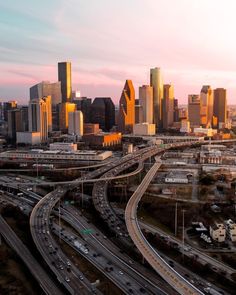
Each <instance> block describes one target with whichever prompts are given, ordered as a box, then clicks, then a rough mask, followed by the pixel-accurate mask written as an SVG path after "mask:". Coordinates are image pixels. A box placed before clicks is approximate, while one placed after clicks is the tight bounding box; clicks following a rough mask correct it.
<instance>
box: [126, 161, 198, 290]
mask: <svg viewBox="0 0 236 295" xmlns="http://www.w3.org/2000/svg"><path fill="white" fill-rule="evenodd" d="M156 161H157V162H156V163H155V164H154V165H153V166H152V168H151V169H150V170H149V171H148V173H147V174H146V176H145V177H144V179H143V181H142V182H141V184H140V185H139V186H138V188H137V190H136V191H135V192H134V193H133V195H132V196H131V198H130V200H129V202H128V204H127V206H126V209H125V222H126V226H127V229H128V232H129V235H130V237H131V239H132V240H133V242H134V244H135V245H136V247H137V248H138V250H139V251H140V252H141V254H142V255H143V257H144V258H145V259H146V260H147V262H148V263H149V264H150V265H151V266H152V267H153V269H154V270H155V271H156V272H157V273H158V274H159V275H160V276H161V277H162V278H163V279H164V280H165V281H166V282H167V283H168V284H169V285H170V286H172V287H173V289H174V290H176V291H177V292H178V293H179V294H182V295H197V294H203V293H202V292H201V291H200V290H198V289H197V288H196V287H194V286H193V285H192V284H190V283H189V282H188V281H187V280H186V279H185V278H184V277H182V276H181V275H180V274H179V273H178V272H176V271H175V270H174V269H173V268H172V267H170V266H169V265H168V264H167V263H166V262H165V261H164V260H163V259H162V258H161V256H160V255H159V254H158V253H157V252H156V251H155V250H154V248H153V247H152V246H151V245H150V244H149V243H148V241H147V240H146V238H145V237H144V235H143V234H142V231H141V229H140V227H139V224H138V220H137V208H138V203H139V201H140V200H141V198H142V196H143V194H144V193H145V191H146V189H147V187H148V185H149V184H150V182H151V181H152V179H153V177H154V176H155V174H156V172H157V170H158V169H159V168H160V166H161V160H159V159H156Z"/></svg>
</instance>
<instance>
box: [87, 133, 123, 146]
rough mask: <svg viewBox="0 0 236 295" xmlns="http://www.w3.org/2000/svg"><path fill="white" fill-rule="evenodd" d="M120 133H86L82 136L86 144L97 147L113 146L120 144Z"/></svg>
mask: <svg viewBox="0 0 236 295" xmlns="http://www.w3.org/2000/svg"><path fill="white" fill-rule="evenodd" d="M121 138H122V135H121V133H120V132H112V133H105V132H101V133H98V134H88V135H84V136H83V140H84V141H85V143H86V144H88V145H91V146H97V147H106V146H114V145H118V144H121Z"/></svg>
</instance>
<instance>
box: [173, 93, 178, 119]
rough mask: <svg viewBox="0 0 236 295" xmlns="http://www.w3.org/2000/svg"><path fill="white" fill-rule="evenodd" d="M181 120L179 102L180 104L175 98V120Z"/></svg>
mask: <svg viewBox="0 0 236 295" xmlns="http://www.w3.org/2000/svg"><path fill="white" fill-rule="evenodd" d="M178 121H179V104H178V99H177V98H175V99H174V122H178Z"/></svg>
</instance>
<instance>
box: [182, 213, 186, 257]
mask: <svg viewBox="0 0 236 295" xmlns="http://www.w3.org/2000/svg"><path fill="white" fill-rule="evenodd" d="M185 211H186V210H185V209H183V210H182V213H183V232H182V247H183V262H184V213H185Z"/></svg>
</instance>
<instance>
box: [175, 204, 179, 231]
mask: <svg viewBox="0 0 236 295" xmlns="http://www.w3.org/2000/svg"><path fill="white" fill-rule="evenodd" d="M177 232H178V203H177V202H176V203H175V236H177Z"/></svg>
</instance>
